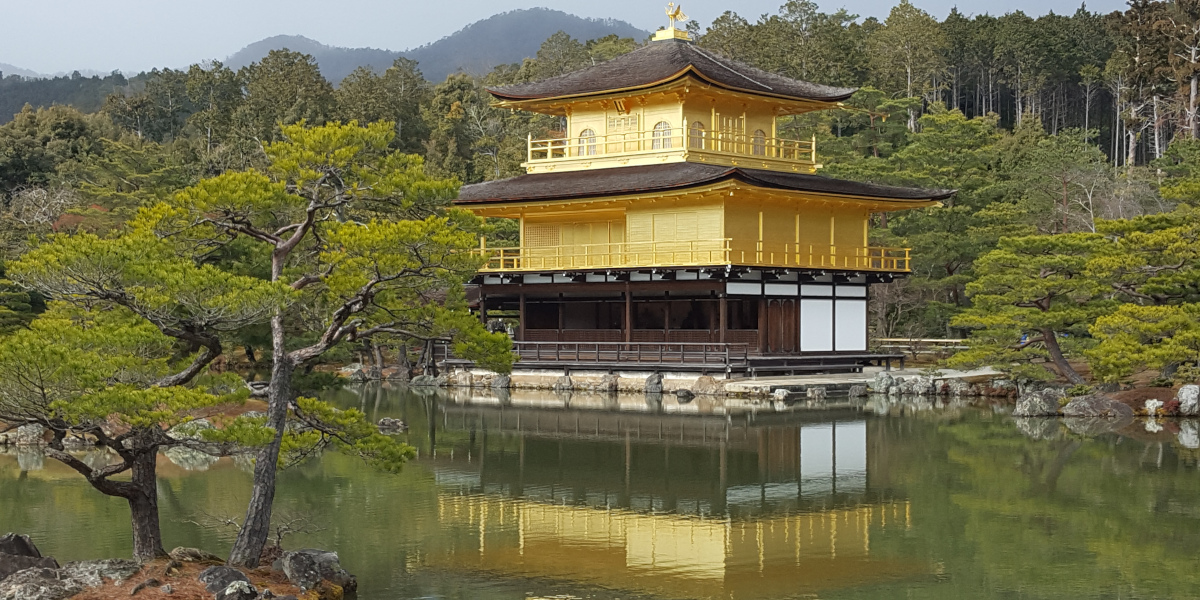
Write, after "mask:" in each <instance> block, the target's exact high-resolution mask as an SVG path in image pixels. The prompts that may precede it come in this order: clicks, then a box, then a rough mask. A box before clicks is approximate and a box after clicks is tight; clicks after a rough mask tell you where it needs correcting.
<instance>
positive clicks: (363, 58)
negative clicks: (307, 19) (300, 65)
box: [225, 35, 400, 84]
mask: <svg viewBox="0 0 1200 600" xmlns="http://www.w3.org/2000/svg"><path fill="white" fill-rule="evenodd" d="M284 48H286V49H288V50H291V51H293V52H303V53H304V54H311V55H312V56H313V58H316V59H317V64H318V65H320V67H321V74H322V75H324V76H325V78H326V79H328V80H330V81H332V82H333V83H334V84H337V83H338V82H340V81H341V80H342V79H345V77H346V76H347V75H349V74H350V72H351V71H353V70H354V69H357V68H358V67H360V66H368V67H371V68H373V69H376V70H378V71H383V70H384V69H387V68H388V67H389V66H391V64H392V61H394V60H396V57H397V56H400V53H399V52H394V51H392V50H379V49H376V48H339V47H337V46H326V45H325V44H322V43H321V42H318V41H316V40H311V39H309V38H306V37H304V36H301V35H277V36H274V37H269V38H267V39H265V40H260V41H257V42H254V43H253V44H250V45H249V46H246V47H245V48H242V49H241V50H238V51H237V52H236V53H234V54H232V55H231V56H230V57H229V58H227V59H225V65H226V66H227V67H229V68H231V69H234V70H237V69H240V68H242V67H245V66H248V65H249V64H250V63H253V62H258V61H260V60H262V58H263V57H264V56H266V55H267V53H268V52H270V51H272V50H280V49H284Z"/></svg>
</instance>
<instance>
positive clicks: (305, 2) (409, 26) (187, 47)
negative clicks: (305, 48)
mask: <svg viewBox="0 0 1200 600" xmlns="http://www.w3.org/2000/svg"><path fill="white" fill-rule="evenodd" d="M896 1H898V0H828V1H825V2H818V3H819V4H820V5H821V8H822V9H823V10H826V11H833V10H836V9H837V8H840V7H842V6H844V7H845V8H846V9H848V10H850V11H851V12H853V13H856V14H859V15H863V16H871V15H873V16H878V17H881V18H882V17H886V16H887V12H888V10H890V8H891V6H892V5H894V4H895V3H896ZM782 3H783V0H684V1H683V2H682V4H683V8H684V11H685V12H686V13H687V14H688V16H690V17H692V18H694V19H696V20H698V21H700V23H701V24H703V25H706V26H707V25H708V24H709V23H710V22H711V21H712V19H713V18H714V17H716V16H717V15H719V14H721V13H722V12H724V11H726V10H734V11H736V12H738V13H739V14H741V15H742V16H744V17H747V18H748V19H751V20H753V19H754V18H756V17H757V16H758V15H760V14H763V13H771V12H775V11H777V10H778V8H779V5H780V4H782ZM913 3H914V4H916V5H917V6H919V7H921V8H923V9H925V10H927V11H929V12H930V13H932V14H933V15H934V16H936V17H938V18H939V19H941V18H943V17H944V16H945V15H946V13H947V12H949V10H950V8H951V7H952V6H955V5H957V6H958V7H959V10H961V11H963V12H965V13H967V14H976V13H983V12H990V13H992V14H1002V13H1004V12H1008V11H1011V10H1023V11H1025V12H1026V13H1028V14H1031V15H1040V14H1043V13H1045V12H1048V11H1051V10H1053V11H1055V12H1058V13H1071V12H1074V11H1075V9H1077V8H1078V7H1079V2H1078V1H1077V0H1007V1H1005V2H965V1H957V0H913ZM1124 4H1125V3H1124V1H1123V0H1092V1H1091V2H1089V3H1088V6H1089V8H1090V9H1092V10H1098V11H1102V12H1109V11H1112V10H1117V9H1120V8H1122V7H1123V6H1124ZM660 5H662V6H660ZM665 5H666V2H665V1H663V2H659V1H658V0H605V1H592V2H583V1H581V0H456V1H444V0H443V1H427V0H421V1H417V0H202V1H199V2H195V1H193V2H184V1H181V0H0V22H3V23H4V24H5V26H4V28H3V30H4V33H3V35H0V62H4V63H9V64H12V65H15V66H17V67H21V68H24V69H30V70H33V71H37V72H40V73H55V72H60V71H66V72H69V71H72V70H74V69H93V70H97V71H111V70H113V69H120V70H122V71H124V72H125V73H127V74H133V73H136V72H138V71H141V70H145V69H149V68H151V67H163V66H167V67H182V66H186V65H188V64H191V63H194V62H198V61H201V60H205V59H213V58H216V59H222V58H225V57H226V56H228V55H230V54H232V53H234V52H236V51H237V50H239V49H241V48H242V47H244V46H245V45H247V44H249V43H251V42H255V41H258V40H260V39H262V38H265V37H269V36H272V35H280V34H287V35H303V36H307V37H310V38H312V39H315V40H317V41H319V42H322V43H325V44H330V45H334V46H350V47H361V46H371V47H375V48H388V49H392V50H405V49H408V48H411V47H414V46H419V45H421V44H425V43H428V42H432V41H435V40H437V39H439V38H441V37H443V36H446V35H449V34H451V33H453V32H455V31H457V30H458V29H460V28H462V27H463V26H465V25H467V24H469V23H472V22H474V21H478V20H480V19H485V18H487V17H489V16H491V15H493V14H496V13H499V12H504V11H507V10H512V9H518V8H531V7H535V6H546V7H549V8H555V9H559V10H562V11H566V12H569V13H574V14H577V15H580V16H584V17H600V18H615V19H621V20H625V21H629V22H630V23H633V24H634V25H637V26H638V27H641V28H644V29H647V30H653V29H656V28H658V27H659V26H660V25H665V21H666V18H665V17H664V16H663V6H665Z"/></svg>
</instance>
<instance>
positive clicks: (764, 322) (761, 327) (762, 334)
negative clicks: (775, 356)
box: [758, 296, 770, 354]
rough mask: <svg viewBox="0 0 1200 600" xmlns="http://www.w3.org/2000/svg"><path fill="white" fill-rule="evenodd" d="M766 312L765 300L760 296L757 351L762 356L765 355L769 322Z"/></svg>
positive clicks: (764, 297)
mask: <svg viewBox="0 0 1200 600" xmlns="http://www.w3.org/2000/svg"><path fill="white" fill-rule="evenodd" d="M767 310H768V307H767V298H766V296H760V297H759V298H758V351H759V352H760V353H762V354H766V353H767V342H768V339H767V334H768V331H767V329H768V328H769V326H768V323H769V321H770V320H769V319H768V317H767Z"/></svg>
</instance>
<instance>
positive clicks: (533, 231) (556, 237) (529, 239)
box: [522, 223, 562, 248]
mask: <svg viewBox="0 0 1200 600" xmlns="http://www.w3.org/2000/svg"><path fill="white" fill-rule="evenodd" d="M560 231H561V230H560V229H559V226H558V224H547V223H536V224H535V223H526V224H525V239H524V240H522V241H523V243H524V245H525V247H527V248H544V247H547V246H557V245H559V244H560V243H561V240H562V238H561V236H560Z"/></svg>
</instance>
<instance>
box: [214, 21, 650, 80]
mask: <svg viewBox="0 0 1200 600" xmlns="http://www.w3.org/2000/svg"><path fill="white" fill-rule="evenodd" d="M559 31H565V32H566V33H567V34H569V35H570V36H571V37H574V38H576V39H578V40H581V41H584V40H590V39H595V38H599V37H604V36H606V35H610V34H614V33H615V34H617V35H618V36H621V37H632V38H634V39H636V40H638V41H641V40H643V39H645V38H646V36H648V35H650V33H649V32H647V31H643V30H641V29H638V28H637V27H634V26H633V25H630V24H629V23H626V22H624V21H618V20H615V19H585V18H583V17H577V16H575V15H571V14H568V13H565V12H562V11H558V10H551V9H547V8H531V9H524V10H514V11H509V12H505V13H500V14H498V15H494V16H492V17H489V18H487V19H484V20H482V21H476V22H475V23H472V24H470V25H467V26H466V27H464V28H462V29H460V30H459V31H457V32H455V33H453V34H451V35H448V36H446V37H444V38H442V39H440V40H438V41H436V42H432V43H429V44H426V45H424V46H419V47H417V48H412V49H410V50H406V51H403V52H398V51H394V50H384V49H378V48H343V47H337V46H328V45H325V44H322V43H321V42H318V41H316V40H313V39H309V38H306V37H304V36H298V35H297V36H289V35H278V36H273V37H269V38H266V39H264V40H260V41H257V42H254V43H253V44H250V45H249V46H246V47H245V48H243V49H241V50H239V51H237V52H235V53H234V54H232V55H230V56H229V58H228V59H226V61H225V64H226V65H228V66H229V67H230V68H234V69H237V68H240V67H244V66H246V65H249V64H250V63H252V62H256V61H258V60H261V59H262V57H264V56H266V54H267V53H268V52H270V51H271V50H278V49H282V48H287V49H288V50H292V51H295V52H303V53H305V54H311V55H312V56H313V57H314V58H315V59H316V61H317V64H318V65H320V67H321V73H322V74H323V75H325V78H326V79H329V80H330V81H332V82H334V83H335V84H336V83H338V82H340V81H341V80H342V79H343V78H345V77H346V75H349V74H350V72H351V71H353V70H354V69H356V68H358V67H360V66H365V67H370V68H371V69H374V70H376V71H383V70H385V69H387V68H388V67H389V66H391V64H392V62H393V61H394V60H395V59H396V57H399V56H404V57H407V58H411V59H413V60H415V61H417V62H418V63H419V65H420V69H421V72H422V73H423V74H424V75H425V77H426V78H427V79H429V80H430V81H433V82H435V83H436V82H441V81H442V80H444V79H445V78H446V76H447V75H449V74H451V73H454V72H456V71H460V70H461V71H465V72H468V73H473V74H477V75H480V74H484V73H487V72H488V71H490V70H492V68H494V67H496V66H497V65H502V64H507V63H515V62H521V61H522V60H524V59H525V58H527V57H531V56H533V55H535V54H537V50H538V48H539V47H540V46H541V44H542V42H543V41H545V40H546V38H548V37H550V36H551V35H553V34H555V33H557V32H559Z"/></svg>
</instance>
